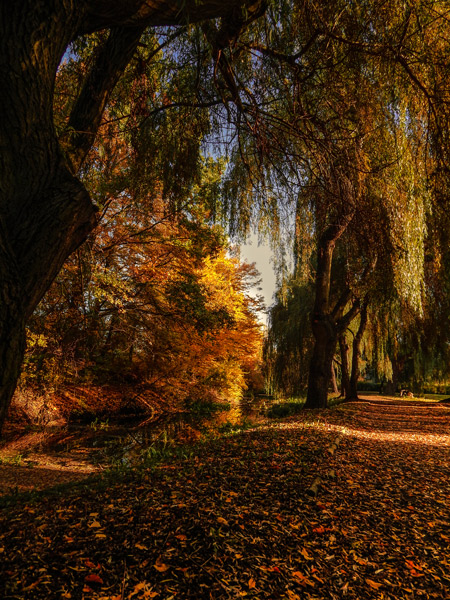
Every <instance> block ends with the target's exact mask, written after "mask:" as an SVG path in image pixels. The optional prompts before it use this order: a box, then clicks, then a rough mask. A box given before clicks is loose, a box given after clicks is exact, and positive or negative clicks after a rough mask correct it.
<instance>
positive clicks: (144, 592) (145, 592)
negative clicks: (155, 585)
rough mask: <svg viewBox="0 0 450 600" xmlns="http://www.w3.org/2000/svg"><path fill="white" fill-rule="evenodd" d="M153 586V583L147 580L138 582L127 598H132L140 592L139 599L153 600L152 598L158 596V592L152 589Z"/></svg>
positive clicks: (128, 599)
mask: <svg viewBox="0 0 450 600" xmlns="http://www.w3.org/2000/svg"><path fill="white" fill-rule="evenodd" d="M151 587H152V586H151V584H150V583H147V582H146V581H142V582H141V583H137V584H136V585H135V586H134V588H133V591H132V592H131V594H129V595H128V597H127V600H130V599H131V598H133V596H136V595H137V594H139V600H141V599H143V600H144V599H145V600H151V598H156V596H158V592H153V591H151Z"/></svg>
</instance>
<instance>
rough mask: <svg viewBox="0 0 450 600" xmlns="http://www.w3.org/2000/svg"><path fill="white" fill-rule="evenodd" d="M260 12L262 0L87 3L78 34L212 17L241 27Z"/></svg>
mask: <svg viewBox="0 0 450 600" xmlns="http://www.w3.org/2000/svg"><path fill="white" fill-rule="evenodd" d="M264 9H265V2H264V0H227V1H226V2H224V1H223V0H182V1H176V0H90V2H89V6H88V8H87V11H86V17H85V19H84V20H83V23H82V24H81V26H80V28H79V31H78V35H81V34H85V33H92V32H94V31H99V30H101V29H106V28H110V27H118V26H126V27H149V26H160V25H169V26H170V25H185V24H187V23H198V22H200V21H204V20H207V19H214V18H222V19H224V20H225V21H227V22H228V23H233V22H235V21H236V20H239V21H243V24H244V25H245V21H248V20H249V19H250V20H253V19H254V18H257V16H259V14H261V13H262V12H263V11H264Z"/></svg>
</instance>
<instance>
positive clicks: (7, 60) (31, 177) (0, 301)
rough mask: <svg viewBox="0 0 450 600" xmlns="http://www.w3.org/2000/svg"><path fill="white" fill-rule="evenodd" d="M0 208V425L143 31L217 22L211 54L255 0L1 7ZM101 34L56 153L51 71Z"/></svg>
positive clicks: (87, 213)
mask: <svg viewBox="0 0 450 600" xmlns="http://www.w3.org/2000/svg"><path fill="white" fill-rule="evenodd" d="M0 10H1V12H0V15H1V17H0V22H1V34H2V35H1V42H0V60H1V71H2V92H1V93H0V108H1V113H2V120H1V125H0V137H1V140H2V161H1V167H0V168H1V183H2V185H1V204H0V217H1V218H0V240H1V243H0V274H1V282H2V284H1V286H0V289H1V297H0V332H1V334H0V425H1V424H2V423H3V421H4V418H5V414H6V410H7V408H8V405H9V402H10V398H11V396H12V393H13V391H14V388H15V385H16V381H17V377H18V374H19V370H20V364H21V361H22V357H23V352H24V345H25V341H24V339H25V336H24V331H25V322H26V320H27V318H28V317H29V316H30V314H31V313H32V311H33V310H34V308H35V307H36V305H37V303H38V302H39V300H40V298H41V297H42V295H43V294H44V292H45V291H46V290H47V289H48V287H49V285H50V283H51V282H52V281H53V279H54V277H55V275H56V274H57V273H58V271H59V269H60V268H61V265H62V264H63V262H64V260H65V259H66V258H67V256H68V255H69V254H70V253H71V252H72V251H73V250H74V249H75V248H77V246H79V244H80V243H81V242H82V241H83V240H84V239H85V237H86V235H87V234H88V232H89V231H91V230H92V228H93V227H94V226H95V224H96V220H97V211H96V207H95V205H94V204H93V202H92V201H91V198H90V196H89V194H88V193H87V191H86V188H85V187H84V185H83V184H82V183H81V182H80V179H79V174H80V171H81V170H82V168H83V161H84V158H85V156H86V153H87V152H88V151H89V149H90V147H91V146H92V144H93V143H94V140H95V136H96V133H97V130H98V127H99V125H100V123H101V119H102V115H103V112H104V109H105V106H106V105H107V104H108V99H109V97H110V94H111V92H112V90H113V89H114V86H115V85H116V83H117V81H118V80H119V79H120V77H121V76H122V74H123V72H124V69H125V68H126V66H127V65H128V63H129V62H130V60H131V59H132V57H133V55H134V53H135V50H136V48H137V47H138V45H139V43H140V39H141V36H142V35H143V33H144V32H145V30H146V29H147V28H148V27H154V26H163V25H167V26H179V25H185V24H187V23H191V22H194V21H202V20H208V19H216V18H220V19H221V21H220V24H218V25H216V24H214V27H213V28H212V33H211V36H210V39H211V42H212V43H214V44H215V45H216V47H217V52H219V51H221V49H223V48H224V47H226V46H227V45H228V44H229V43H230V42H231V41H232V40H234V39H235V38H236V36H237V35H238V34H239V31H240V30H241V29H242V28H243V27H245V25H246V24H247V23H248V22H250V21H251V20H252V19H253V18H254V17H255V16H256V15H257V14H259V13H260V11H261V3H260V2H259V1H258V0H256V1H254V0H250V1H247V0H232V1H230V2H226V3H224V2H218V1H217V0H200V1H198V0H192V1H190V0H188V1H187V2H182V3H180V2H177V1H175V0H173V1H171V0H155V1H152V2H145V1H143V0H131V1H125V0H108V1H105V0H100V1H97V0H95V1H94V0H82V1H81V2H76V3H74V2H71V1H70V0H56V1H55V2H45V1H44V0H39V1H37V2H36V1H34V0H33V1H31V0H23V1H22V2H13V3H3V4H2V7H1V9H0ZM96 31H102V32H104V35H102V36H101V38H100V41H99V44H98V46H97V47H96V48H95V50H94V52H93V60H92V61H91V63H90V68H87V69H86V71H85V72H84V73H83V79H82V82H81V86H80V89H79V94H78V96H77V98H76V100H75V102H74V104H73V107H72V110H71V114H70V116H69V118H68V128H69V130H70V132H71V135H70V136H69V137H68V138H66V139H65V141H64V146H63V147H62V145H61V141H60V139H59V138H58V135H57V132H56V129H55V125H54V89H55V78H56V74H57V69H58V65H59V64H60V62H61V59H62V57H63V56H64V54H65V53H66V52H67V51H68V48H69V47H70V44H71V43H72V42H74V40H77V39H78V38H79V37H80V36H83V35H85V34H91V33H93V32H96Z"/></svg>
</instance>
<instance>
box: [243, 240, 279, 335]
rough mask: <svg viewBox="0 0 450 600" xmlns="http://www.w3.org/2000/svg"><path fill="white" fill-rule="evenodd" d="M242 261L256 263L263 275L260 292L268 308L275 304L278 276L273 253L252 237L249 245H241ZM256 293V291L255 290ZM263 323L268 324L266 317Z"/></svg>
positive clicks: (263, 318) (262, 316) (263, 317)
mask: <svg viewBox="0 0 450 600" xmlns="http://www.w3.org/2000/svg"><path fill="white" fill-rule="evenodd" d="M240 254H241V260H242V261H244V260H245V261H247V262H249V263H253V262H254V263H256V268H257V269H258V271H259V272H260V273H261V279H262V282H261V288H262V291H261V292H258V293H259V294H261V295H262V296H263V297H264V301H265V304H266V308H269V306H270V305H271V304H272V302H273V294H274V292H275V288H276V276H275V272H274V270H273V264H272V257H273V252H272V250H271V249H270V247H269V246H267V245H263V244H261V245H258V238H257V236H256V235H252V236H250V238H249V243H247V244H242V245H240ZM255 291H256V290H255ZM261 318H262V321H263V322H264V323H266V322H267V317H266V315H261Z"/></svg>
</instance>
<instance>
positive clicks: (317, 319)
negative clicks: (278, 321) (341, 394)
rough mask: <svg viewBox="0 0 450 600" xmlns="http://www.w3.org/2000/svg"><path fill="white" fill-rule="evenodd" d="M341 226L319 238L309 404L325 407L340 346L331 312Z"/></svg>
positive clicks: (307, 397)
mask: <svg viewBox="0 0 450 600" xmlns="http://www.w3.org/2000/svg"><path fill="white" fill-rule="evenodd" d="M339 235H340V232H339V230H338V229H336V228H335V229H332V228H331V227H329V228H328V229H327V231H326V232H325V233H324V235H323V236H322V237H321V238H320V240H319V248H318V257H317V271H316V285H315V299H314V308H313V314H312V319H311V324H312V331H313V335H314V349H313V354H312V357H311V362H310V366H309V377H308V393H307V396H306V403H305V408H324V407H326V406H327V404H328V383H329V381H330V374H331V365H332V363H333V356H334V351H335V348H336V341H337V331H336V323H335V320H334V319H333V317H332V315H331V314H330V310H329V296H330V279H331V265H332V261H333V251H334V247H335V244H336V239H337V238H338V236H339Z"/></svg>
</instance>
